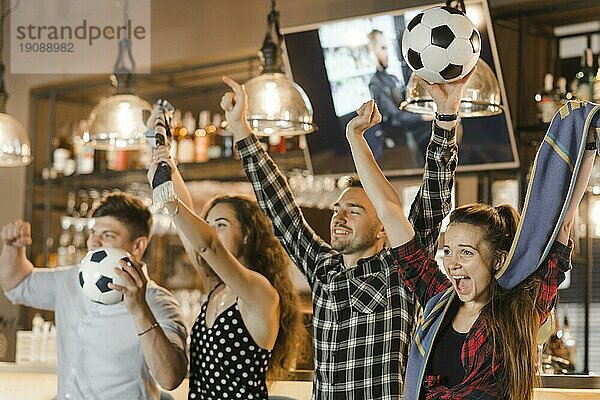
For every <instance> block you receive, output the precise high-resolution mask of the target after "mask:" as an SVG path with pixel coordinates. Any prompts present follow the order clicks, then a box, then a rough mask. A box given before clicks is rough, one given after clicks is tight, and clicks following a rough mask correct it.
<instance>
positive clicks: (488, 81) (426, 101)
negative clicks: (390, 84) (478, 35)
mask: <svg viewBox="0 0 600 400" xmlns="http://www.w3.org/2000/svg"><path fill="white" fill-rule="evenodd" d="M446 6H447V7H453V8H457V9H458V10H460V11H461V12H462V13H463V14H466V15H468V13H467V12H466V8H465V4H464V1H463V0H447V1H446ZM474 17H475V16H471V17H470V18H471V19H472V20H473V18H474ZM476 65H477V70H476V71H475V73H474V74H473V76H472V77H471V79H469V82H468V83H467V85H466V86H465V88H464V90H463V97H462V99H461V102H460V108H459V113H460V116H461V118H474V117H487V116H491V115H497V114H501V113H502V105H501V98H502V96H501V94H500V84H499V83H498V79H497V78H496V75H494V72H493V71H492V69H491V68H490V66H489V65H488V64H487V63H486V62H485V61H483V60H482V59H481V58H480V59H479V60H478V61H477V64H476ZM400 109H401V110H406V111H410V112H413V113H417V114H429V115H433V114H434V113H435V111H436V110H435V103H434V102H433V100H432V99H431V96H429V94H428V93H427V91H426V90H425V88H423V87H422V86H421V85H419V84H418V83H417V80H416V79H415V73H414V72H413V73H412V75H411V76H410V79H409V80H408V84H407V85H406V100H405V101H403V102H402V104H400Z"/></svg>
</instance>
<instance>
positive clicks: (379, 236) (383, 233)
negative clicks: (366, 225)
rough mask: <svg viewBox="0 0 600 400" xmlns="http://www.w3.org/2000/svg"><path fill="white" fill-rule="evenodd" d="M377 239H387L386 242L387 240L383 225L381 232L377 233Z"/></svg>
mask: <svg viewBox="0 0 600 400" xmlns="http://www.w3.org/2000/svg"><path fill="white" fill-rule="evenodd" d="M377 239H385V240H387V232H386V231H385V229H384V228H383V225H381V228H380V229H379V232H377Z"/></svg>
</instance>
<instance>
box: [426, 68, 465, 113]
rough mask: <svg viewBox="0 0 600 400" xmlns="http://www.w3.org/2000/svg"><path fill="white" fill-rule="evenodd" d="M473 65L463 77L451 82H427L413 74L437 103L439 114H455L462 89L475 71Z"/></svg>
mask: <svg viewBox="0 0 600 400" xmlns="http://www.w3.org/2000/svg"><path fill="white" fill-rule="evenodd" d="M476 69H477V67H474V68H473V69H472V70H471V72H469V73H468V74H467V75H466V76H465V77H464V78H461V79H459V80H457V81H454V82H451V83H433V84H432V83H429V82H427V81H426V80H424V79H423V78H421V77H419V76H415V78H416V79H417V82H418V83H419V84H420V85H421V86H423V87H424V88H425V90H426V91H427V93H429V95H430V96H431V98H432V99H433V101H434V102H435V104H436V105H437V112H438V113H439V114H456V113H457V112H458V109H459V107H460V99H461V98H462V94H463V89H464V87H465V85H466V84H467V82H468V81H469V79H471V77H472V76H473V74H474V73H475V70H476Z"/></svg>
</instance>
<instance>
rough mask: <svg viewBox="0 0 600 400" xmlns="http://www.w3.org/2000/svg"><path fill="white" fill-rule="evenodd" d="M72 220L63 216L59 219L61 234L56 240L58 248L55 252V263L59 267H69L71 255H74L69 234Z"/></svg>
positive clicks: (71, 238) (70, 234)
mask: <svg viewBox="0 0 600 400" xmlns="http://www.w3.org/2000/svg"><path fill="white" fill-rule="evenodd" d="M72 221H73V218H71V217H70V216H66V215H63V216H62V217H61V218H60V225H61V228H62V232H61V234H60V237H59V238H58V248H57V250H56V252H57V260H56V263H57V264H58V265H59V266H65V265H71V264H73V261H74V259H73V255H74V254H73V253H75V247H74V246H73V243H72V241H73V235H72V233H71V230H72V229H71V227H72V225H73V224H72Z"/></svg>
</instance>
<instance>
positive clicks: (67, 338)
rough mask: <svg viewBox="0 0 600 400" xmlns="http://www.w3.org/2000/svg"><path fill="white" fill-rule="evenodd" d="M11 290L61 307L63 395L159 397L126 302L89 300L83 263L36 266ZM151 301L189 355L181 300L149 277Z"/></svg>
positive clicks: (27, 300) (38, 303) (14, 297)
mask: <svg viewBox="0 0 600 400" xmlns="http://www.w3.org/2000/svg"><path fill="white" fill-rule="evenodd" d="M5 294H6V297H7V298H8V299H9V300H11V301H12V302H13V303H18V304H24V305H27V306H30V307H35V308H39V309H46V310H53V311H55V319H56V332H57V347H58V349H57V350H58V353H57V356H58V361H57V364H58V365H57V367H58V395H57V399H60V400H62V399H81V400H90V399H132V400H133V399H144V400H146V399H152V400H154V399H158V398H159V391H158V387H157V383H156V380H155V379H154V377H153V376H152V374H151V373H150V370H149V368H148V365H147V364H146V361H145V359H144V356H143V353H142V348H141V344H140V340H139V337H138V335H137V330H136V328H135V325H134V323H133V318H132V317H131V314H130V313H129V311H128V310H127V308H126V307H125V304H124V303H123V302H121V303H118V304H114V305H108V306H107V305H103V304H99V303H95V302H93V301H91V300H89V299H88V298H87V297H86V296H85V295H84V294H83V291H82V290H81V287H80V286H79V280H78V268H77V267H75V266H72V267H65V268H53V269H46V268H35V269H34V271H33V272H32V273H31V274H29V276H27V277H26V278H25V279H24V280H23V281H22V282H21V283H19V284H18V285H17V286H16V287H14V288H13V289H11V290H9V291H7V292H6V293H5ZM146 301H147V302H148V305H149V306H150V309H151V310H152V312H153V314H154V317H155V318H156V321H157V322H158V323H159V324H160V326H161V327H162V329H163V331H164V332H165V334H166V335H167V337H168V338H169V340H170V341H171V342H172V343H173V344H175V346H176V347H177V349H178V351H181V352H182V353H183V354H186V339H187V330H186V327H185V324H184V320H183V317H182V314H181V309H180V307H179V304H178V303H177V300H175V298H174V297H173V296H172V295H171V293H169V292H168V291H167V290H166V289H164V288H162V287H160V286H158V285H157V284H156V283H154V282H152V281H149V282H148V286H147V289H146ZM32 384H33V382H32Z"/></svg>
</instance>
